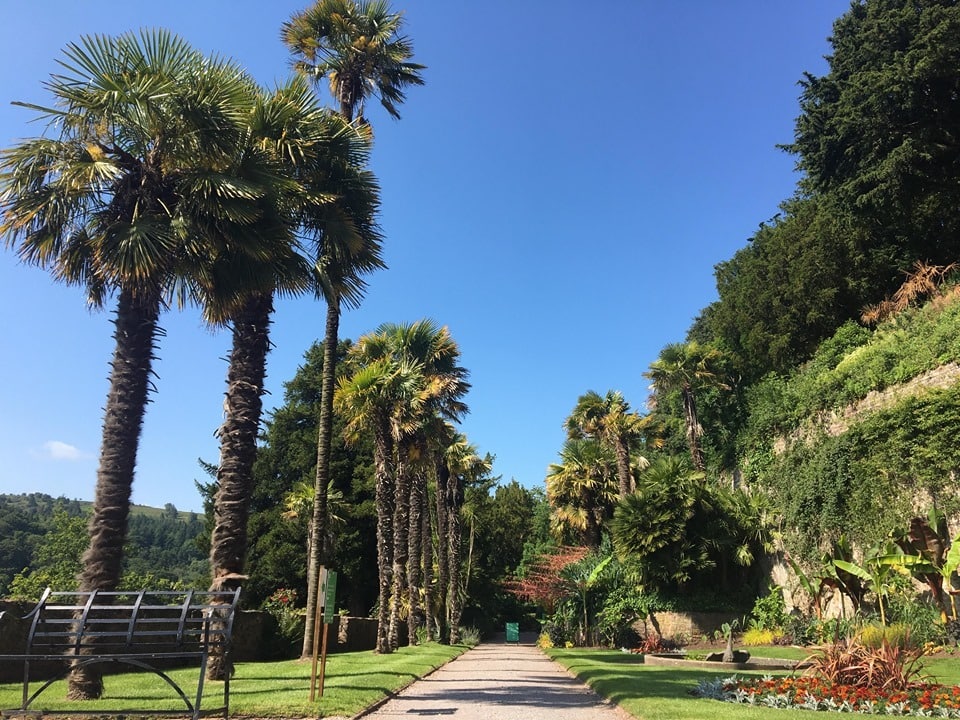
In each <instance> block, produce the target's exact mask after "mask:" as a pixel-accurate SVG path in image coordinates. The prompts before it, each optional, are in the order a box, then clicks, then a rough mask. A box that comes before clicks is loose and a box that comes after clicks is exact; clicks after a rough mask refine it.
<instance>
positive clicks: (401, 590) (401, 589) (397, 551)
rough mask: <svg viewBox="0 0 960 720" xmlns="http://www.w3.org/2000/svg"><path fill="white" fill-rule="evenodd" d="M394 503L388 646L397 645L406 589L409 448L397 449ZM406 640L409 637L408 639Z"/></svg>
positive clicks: (408, 520)
mask: <svg viewBox="0 0 960 720" xmlns="http://www.w3.org/2000/svg"><path fill="white" fill-rule="evenodd" d="M398 452H399V453H400V456H399V457H398V460H397V472H396V478H397V484H396V504H395V505H394V511H393V592H392V594H391V595H390V649H391V650H396V649H397V648H398V647H400V605H401V603H402V598H403V596H404V594H405V591H406V588H407V554H408V552H409V529H410V461H409V458H408V457H407V455H408V454H409V447H408V446H407V445H406V444H404V445H403V446H401V447H400V448H398ZM408 642H409V639H408Z"/></svg>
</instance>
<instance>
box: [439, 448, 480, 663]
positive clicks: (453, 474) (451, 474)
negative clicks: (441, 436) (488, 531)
mask: <svg viewBox="0 0 960 720" xmlns="http://www.w3.org/2000/svg"><path fill="white" fill-rule="evenodd" d="M444 454H445V461H446V465H447V470H448V472H447V473H446V475H447V484H446V488H444V500H445V505H446V509H445V514H446V517H447V538H446V545H447V564H448V572H449V575H450V577H449V581H448V585H447V589H446V593H447V627H448V629H449V640H450V644H451V645H455V644H457V643H458V642H460V618H461V615H462V613H463V600H464V597H463V589H464V588H463V585H462V579H461V564H462V558H463V552H462V549H463V529H462V527H461V519H462V517H461V509H462V508H463V492H464V487H465V485H466V483H467V482H468V481H470V480H476V479H478V478H480V477H482V476H483V475H485V474H487V473H488V472H490V469H491V468H492V467H493V462H492V459H491V458H490V456H486V457H480V455H479V453H478V452H477V448H476V446H475V445H472V444H471V443H470V442H468V441H467V438H466V436H465V435H463V434H461V433H456V434H455V435H454V436H453V438H452V440H451V442H450V444H449V445H448V446H447V448H446V452H445V453H444ZM437 491H438V492H439V488H438V490H437ZM442 542H443V539H441V543H442Z"/></svg>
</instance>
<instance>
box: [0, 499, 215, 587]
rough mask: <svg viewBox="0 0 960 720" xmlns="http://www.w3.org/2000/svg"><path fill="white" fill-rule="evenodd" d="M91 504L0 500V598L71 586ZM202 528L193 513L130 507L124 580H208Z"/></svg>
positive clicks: (172, 582)
mask: <svg viewBox="0 0 960 720" xmlns="http://www.w3.org/2000/svg"><path fill="white" fill-rule="evenodd" d="M91 510H92V503H90V502H85V501H80V500H68V499H66V498H63V497H60V498H53V497H51V496H49V495H45V494H42V493H30V494H26V495H6V494H0V597H2V596H5V595H7V594H8V593H10V592H12V591H19V592H20V593H21V594H23V595H25V596H27V597H33V596H36V595H37V593H38V591H39V590H42V588H43V587H44V586H46V585H47V584H57V585H61V586H66V585H69V584H70V583H72V582H73V577H74V576H75V575H76V572H77V571H78V570H79V567H80V557H81V556H82V554H83V552H84V550H85V549H86V543H87V532H86V526H87V519H88V518H89V516H90V514H91ZM206 533H207V531H206V527H205V522H204V519H203V518H202V517H199V516H197V514H196V513H186V512H179V511H177V509H176V508H175V507H174V506H173V505H171V504H168V505H167V506H166V507H164V508H153V507H147V506H143V505H136V506H134V507H133V508H132V510H131V516H130V523H129V535H128V541H127V549H126V556H127V558H126V568H125V576H126V577H128V578H129V579H130V582H131V584H137V583H136V582H135V581H134V579H139V580H144V579H150V580H152V581H154V584H156V583H169V584H176V583H180V582H189V581H197V580H203V579H205V578H206V577H207V575H208V572H209V571H208V570H207V564H206V563H207V561H206V547H205V542H206V541H205V538H206Z"/></svg>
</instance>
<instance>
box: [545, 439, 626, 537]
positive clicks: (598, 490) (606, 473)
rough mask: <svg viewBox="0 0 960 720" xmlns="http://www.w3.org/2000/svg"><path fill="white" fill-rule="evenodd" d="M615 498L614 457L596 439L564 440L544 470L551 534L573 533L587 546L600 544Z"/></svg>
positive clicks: (615, 472) (615, 471)
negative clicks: (551, 461)
mask: <svg viewBox="0 0 960 720" xmlns="http://www.w3.org/2000/svg"><path fill="white" fill-rule="evenodd" d="M617 497H618V493H617V470H616V459H615V458H614V455H613V453H612V452H611V451H610V450H609V449H608V448H607V447H605V446H604V445H601V444H600V443H599V442H598V441H597V440H595V439H592V438H584V439H581V440H576V439H573V440H567V441H566V442H565V443H564V444H563V449H562V450H561V451H560V462H559V463H552V464H551V465H550V467H549V468H548V469H547V502H548V503H549V504H550V511H551V523H552V526H553V530H554V533H555V534H557V535H559V536H561V537H563V536H564V535H566V534H567V533H568V532H574V533H577V535H578V538H577V540H578V541H579V542H580V543H581V544H583V545H586V546H587V547H590V548H593V549H597V548H599V547H600V539H601V528H602V526H603V523H604V522H605V521H606V520H607V519H608V518H609V517H610V515H611V513H612V510H613V505H614V503H615V502H616V500H617Z"/></svg>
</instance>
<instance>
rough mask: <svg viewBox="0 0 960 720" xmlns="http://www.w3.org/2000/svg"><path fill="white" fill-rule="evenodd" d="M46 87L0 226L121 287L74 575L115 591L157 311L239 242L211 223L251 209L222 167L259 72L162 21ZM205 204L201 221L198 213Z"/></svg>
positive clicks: (60, 264) (73, 691)
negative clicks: (86, 522) (165, 27)
mask: <svg viewBox="0 0 960 720" xmlns="http://www.w3.org/2000/svg"><path fill="white" fill-rule="evenodd" d="M47 87H48V89H49V90H50V91H51V93H52V94H53V98H54V107H52V108H45V107H40V106H37V105H27V107H30V108H32V109H35V110H39V111H40V113H41V116H42V117H45V118H47V119H49V120H50V121H51V124H50V127H51V128H56V129H57V130H58V136H56V137H41V138H37V139H34V140H27V141H24V142H22V143H20V144H18V145H16V146H15V147H13V148H11V149H9V150H6V151H4V152H3V154H2V156H0V172H2V180H0V181H2V196H0V197H2V199H0V203H2V210H3V220H2V223H0V232H2V233H3V234H4V235H5V236H6V238H7V243H8V244H9V245H14V246H16V247H17V249H18V251H19V254H20V256H21V258H23V259H24V260H26V261H27V262H30V263H34V264H37V265H40V266H43V267H46V268H49V269H50V270H51V272H52V273H53V275H54V277H55V278H56V279H58V280H61V281H64V282H67V283H76V284H81V285H83V286H85V288H86V292H87V297H88V301H89V302H90V303H92V304H93V305H95V306H98V307H99V306H102V304H103V303H105V302H106V300H107V298H109V297H111V296H114V295H115V296H116V297H117V308H116V318H115V320H114V325H115V328H116V330H115V333H114V339H115V342H116V347H115V351H114V355H113V360H112V363H111V367H112V371H111V376H110V390H109V393H108V396H107V402H106V406H105V410H104V421H103V439H102V444H101V451H100V463H99V467H98V470H97V486H96V495H95V499H94V509H93V516H92V518H91V522H90V546H89V548H88V550H87V552H86V553H85V555H84V561H83V570H82V572H81V574H80V577H79V587H80V589H81V590H94V589H101V590H111V589H114V588H115V587H116V586H117V583H118V580H119V577H120V570H121V560H122V550H123V544H124V540H125V537H126V532H127V518H128V512H129V501H130V494H131V488H132V483H133V477H134V467H135V463H136V456H137V448H138V445H139V439H140V432H141V427H142V422H143V416H144V412H145V407H146V403H147V400H148V395H149V391H150V387H151V386H150V375H151V371H152V360H153V356H154V351H155V349H156V342H157V338H158V336H159V333H160V329H159V327H158V319H159V316H160V313H161V310H162V309H163V308H165V307H166V306H167V304H168V303H169V302H170V301H172V300H173V299H176V300H179V301H184V300H187V299H189V298H190V297H191V295H192V293H193V290H194V289H195V283H196V271H197V268H198V266H199V265H201V264H202V262H201V261H202V259H203V258H206V257H208V256H210V255H211V254H215V253H217V252H220V251H222V250H223V249H224V247H223V246H224V244H225V243H229V242H232V240H229V239H225V238H223V237H221V236H219V235H218V234H216V233H210V232H208V230H209V227H210V225H211V221H215V220H216V219H220V220H224V221H227V222H233V223H237V224H242V223H243V216H242V213H241V212H240V211H239V208H238V203H237V202H236V201H237V198H238V194H239V195H243V196H246V197H248V198H249V197H251V196H253V195H256V194H257V191H256V190H255V188H253V186H247V187H245V188H238V186H237V184H236V183H235V182H234V180H233V178H230V177H229V176H228V175H225V174H222V173H221V171H222V170H223V169H224V168H225V167H228V166H229V165H230V164H231V163H232V162H233V159H234V150H235V148H236V147H237V145H238V143H239V142H240V141H241V136H242V134H243V124H242V122H241V118H242V116H243V115H244V114H245V112H246V110H247V109H248V108H249V105H250V103H251V102H252V98H253V97H254V93H253V88H254V85H253V83H252V82H251V80H250V79H249V78H248V77H247V76H246V74H245V73H244V72H243V71H242V70H241V69H240V68H239V67H238V66H237V65H236V64H234V63H233V62H231V61H226V60H221V59H217V58H206V57H204V56H203V55H201V54H200V53H198V52H197V51H195V50H193V49H192V48H191V47H190V46H189V45H188V44H187V43H185V42H184V41H182V40H180V39H179V38H176V37H174V36H173V35H171V34H170V33H168V32H165V31H162V30H158V31H143V32H142V33H140V34H139V35H137V34H130V33H128V34H125V35H120V36H117V37H103V36H94V37H85V38H82V39H81V40H80V41H79V42H78V43H74V44H70V45H68V46H67V48H66V50H65V51H64V57H63V59H62V60H61V70H60V72H59V73H58V74H56V75H54V76H52V78H51V80H50V81H49V82H48V83H47ZM248 193H249V194H248ZM201 215H203V216H205V217H206V220H205V221H203V222H198V221H197V218H198V216H201ZM69 692H70V695H71V696H72V697H76V698H86V697H98V696H99V695H100V693H101V692H102V681H101V680H100V678H99V677H97V676H95V675H94V674H93V673H82V674H75V675H74V677H73V679H72V681H71V686H70V691H69Z"/></svg>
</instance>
